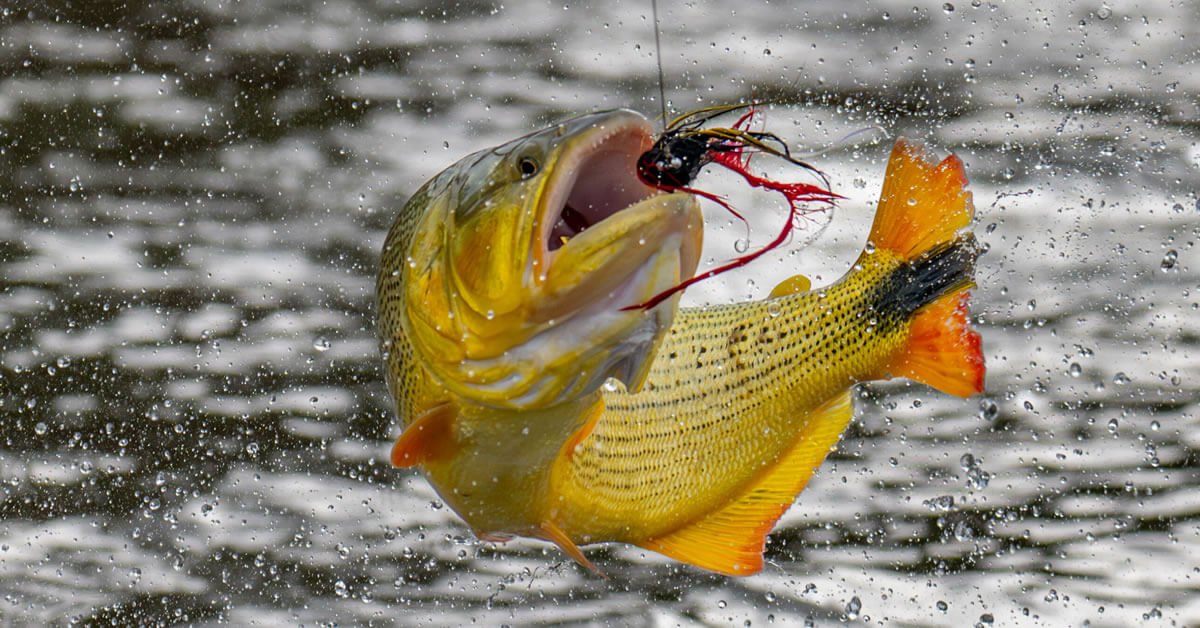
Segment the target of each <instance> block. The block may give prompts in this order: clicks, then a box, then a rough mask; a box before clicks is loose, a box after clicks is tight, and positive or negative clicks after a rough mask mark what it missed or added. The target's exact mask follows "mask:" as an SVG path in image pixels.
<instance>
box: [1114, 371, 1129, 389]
mask: <svg viewBox="0 0 1200 628" xmlns="http://www.w3.org/2000/svg"><path fill="white" fill-rule="evenodd" d="M1131 381H1133V380H1131V379H1129V376H1128V375H1126V374H1125V371H1119V372H1118V373H1117V374H1116V375H1113V379H1112V382H1113V383H1114V384H1116V385H1118V386H1124V385H1125V384H1128V383H1129V382H1131Z"/></svg>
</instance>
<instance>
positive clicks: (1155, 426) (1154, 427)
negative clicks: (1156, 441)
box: [1150, 421, 1162, 432]
mask: <svg viewBox="0 0 1200 628" xmlns="http://www.w3.org/2000/svg"><path fill="white" fill-rule="evenodd" d="M1160 429H1162V424H1161V423H1159V422H1158V421H1151V422H1150V431H1152V432H1157V431H1158V430H1160Z"/></svg>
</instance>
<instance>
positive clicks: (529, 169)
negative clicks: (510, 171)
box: [517, 157, 538, 179]
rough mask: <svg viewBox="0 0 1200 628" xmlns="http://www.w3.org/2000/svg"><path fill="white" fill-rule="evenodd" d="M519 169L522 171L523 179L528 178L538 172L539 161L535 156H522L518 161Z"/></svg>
mask: <svg viewBox="0 0 1200 628" xmlns="http://www.w3.org/2000/svg"><path fill="white" fill-rule="evenodd" d="M517 169H518V170H519V171H520V172H521V178H522V179H528V178H529V177H532V176H533V175H535V174H537V173H538V162H537V160H536V159H534V158H533V157H522V158H521V160H520V161H518V162H517Z"/></svg>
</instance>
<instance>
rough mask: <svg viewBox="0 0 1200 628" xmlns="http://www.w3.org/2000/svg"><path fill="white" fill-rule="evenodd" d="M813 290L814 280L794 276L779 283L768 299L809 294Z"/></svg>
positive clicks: (802, 276)
mask: <svg viewBox="0 0 1200 628" xmlns="http://www.w3.org/2000/svg"><path fill="white" fill-rule="evenodd" d="M811 289H812V280H811V279H809V278H808V277H805V276H804V275H792V276H791V277H788V278H787V279H784V280H783V281H781V282H779V285H777V286H775V288H774V289H773V290H771V296H769V297H767V298H768V299H775V298H778V297H786V296H788V295H792V294H800V293H801V292H808V291H809V290H811Z"/></svg>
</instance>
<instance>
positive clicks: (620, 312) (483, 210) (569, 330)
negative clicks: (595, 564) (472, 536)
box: [381, 110, 703, 409]
mask: <svg viewBox="0 0 1200 628" xmlns="http://www.w3.org/2000/svg"><path fill="white" fill-rule="evenodd" d="M653 140H654V138H653V135H652V131H651V127H650V124H649V122H648V121H647V120H646V118H645V117H643V116H642V115H641V114H638V113H635V112H632V111H627V110H615V111H606V112H601V113H593V114H589V115H584V116H580V117H578V118H574V119H571V120H568V121H566V122H563V123H560V124H557V125H555V126H552V127H550V128H547V129H544V130H542V131H539V132H536V133H532V134H530V135H527V136H524V137H521V138H518V139H516V140H513V141H511V142H508V143H506V144H503V145H501V146H498V147H495V148H491V149H488V150H483V151H480V152H477V153H475V154H473V155H470V156H468V157H466V158H464V159H463V160H462V161H460V162H458V163H457V164H455V165H453V166H451V167H450V168H448V169H447V170H446V171H444V172H443V173H441V174H440V175H438V176H437V177H435V178H434V179H433V180H431V181H430V182H429V183H427V184H426V186H425V187H424V188H423V189H422V190H421V191H419V192H418V193H417V194H416V195H415V196H414V198H413V199H412V200H411V201H410V202H409V207H407V208H406V210H405V211H406V212H413V211H417V212H421V218H420V219H419V221H418V223H417V224H416V226H415V229H414V231H413V233H412V237H411V241H410V245H409V249H408V251H407V255H406V256H405V257H403V259H404V260H405V262H406V263H404V264H402V265H400V266H401V267H400V268H399V269H397V270H398V272H400V273H402V275H403V279H402V281H401V282H400V283H401V285H402V286H403V288H404V291H405V295H404V299H403V300H402V307H403V312H401V316H400V318H401V322H402V326H403V329H404V332H405V335H406V336H407V337H408V340H409V342H410V344H411V346H412V349H413V352H414V354H415V357H416V358H417V359H418V360H419V361H420V363H421V364H423V365H424V366H425V368H427V369H428V371H429V372H430V374H432V375H433V377H434V378H435V379H436V380H437V381H438V382H439V383H440V384H441V385H442V386H444V387H445V388H447V389H448V390H449V391H451V392H453V393H455V394H457V395H459V396H462V397H464V398H466V399H469V400H472V401H474V402H477V403H481V404H484V405H489V406H495V407H500V408H507V409H531V408H538V407H547V406H550V405H555V404H558V403H562V402H564V401H568V400H571V399H575V398H578V397H580V396H582V395H586V394H589V393H591V392H594V391H595V390H596V389H597V388H599V387H600V386H601V385H602V384H603V383H604V382H605V381H606V380H607V379H608V378H609V377H614V378H616V379H618V380H620V381H621V382H623V383H624V384H625V386H626V387H628V388H630V389H635V390H636V389H637V388H638V387H640V385H641V383H642V381H643V380H644V378H645V375H646V373H647V371H648V368H649V364H650V362H651V359H652V358H653V354H654V352H655V350H656V348H657V346H658V344H659V343H660V341H661V340H662V338H663V336H664V334H665V333H666V331H667V329H668V328H669V327H670V325H671V321H672V320H673V317H674V314H675V310H676V309H677V306H678V299H677V297H676V298H672V299H669V300H667V301H665V302H663V303H662V304H659V305H658V306H656V307H653V308H651V309H649V310H640V309H624V308H627V307H628V306H631V305H636V304H639V303H642V302H644V301H647V300H648V299H650V298H651V297H653V296H654V295H656V294H658V293H659V292H661V291H663V290H666V289H668V288H670V287H672V286H674V285H675V284H677V283H678V282H680V281H682V280H685V279H687V278H690V277H691V276H692V275H693V274H694V273H695V270H696V266H697V263H698V261H699V256H700V249H701V243H702V238H703V219H702V216H701V212H700V208H699V204H698V203H697V201H696V199H695V198H694V197H693V196H692V195H690V194H686V193H678V192H676V193H663V192H661V191H659V190H657V189H655V188H653V187H650V186H648V185H646V184H645V183H643V182H642V181H641V180H640V179H639V178H638V176H637V173H636V164H637V160H638V157H639V156H640V155H641V154H642V153H644V152H645V151H646V150H648V149H649V148H650V146H651V145H653ZM414 205H416V206H415V207H414ZM384 270H385V272H386V271H387V270H388V269H387V268H385V269H384ZM383 307H390V305H389V304H388V303H387V302H386V300H385V299H383V298H382V297H381V308H383ZM386 340H387V339H386V338H385V341H386Z"/></svg>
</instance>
